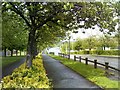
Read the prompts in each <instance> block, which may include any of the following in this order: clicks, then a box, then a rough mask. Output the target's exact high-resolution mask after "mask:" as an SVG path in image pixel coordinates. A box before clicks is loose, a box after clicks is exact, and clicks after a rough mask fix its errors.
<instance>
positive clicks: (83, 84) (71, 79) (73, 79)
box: [42, 54, 101, 90]
mask: <svg viewBox="0 0 120 90" xmlns="http://www.w3.org/2000/svg"><path fill="white" fill-rule="evenodd" d="M42 56H43V63H44V67H45V69H46V71H47V74H48V77H49V79H52V82H53V87H54V88H89V89H91V90H93V88H96V89H97V90H101V89H100V87H98V86H97V85H95V84H93V83H91V82H90V81H88V80H86V79H85V78H84V77H82V76H80V75H78V74H77V73H75V72H74V71H72V70H71V69H69V68H68V67H66V66H65V65H63V64H61V63H60V62H59V61H58V60H55V59H53V58H51V57H49V56H48V55H45V54H43V55H42Z"/></svg>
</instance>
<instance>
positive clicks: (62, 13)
mask: <svg viewBox="0 0 120 90" xmlns="http://www.w3.org/2000/svg"><path fill="white" fill-rule="evenodd" d="M106 7H107V8H106ZM6 9H9V10H11V11H14V12H15V13H16V14H17V15H18V16H19V17H21V18H22V19H23V20H24V22H25V23H26V25H27V26H28V28H29V29H28V32H29V35H28V46H27V53H28V54H29V55H30V59H29V60H27V66H28V67H30V66H31V65H32V59H33V58H34V57H35V55H36V51H37V50H36V49H37V39H38V38H39V40H40V42H43V44H44V43H46V42H44V40H46V39H42V38H43V37H44V36H43V34H44V33H48V34H50V37H49V38H51V36H52V35H54V36H52V37H58V34H59V32H63V34H64V33H65V32H66V31H68V30H72V29H77V28H85V29H87V28H91V27H93V26H94V25H96V24H97V25H98V26H99V27H101V28H102V29H103V28H108V27H106V26H105V27H104V26H103V25H104V24H105V25H106V24H108V25H109V27H111V28H112V27H114V25H115V24H112V25H111V24H110V22H109V21H111V22H112V21H113V20H112V19H113V14H112V12H113V7H112V8H111V4H110V3H100V2H90V3H87V2H77V3H64V2H23V3H21V2H8V3H4V4H3V11H5V10H6ZM106 15H107V18H106ZM81 22H84V24H83V25H81V24H80V23H81ZM112 23H113V22H112ZM111 28H110V29H111ZM47 29H48V30H47ZM49 30H51V31H52V32H49ZM53 32H55V33H54V34H52V33H53ZM56 32H58V33H56ZM42 33H43V34H42ZM41 34H42V35H41ZM59 35H60V34H59ZM47 40H48V39H47Z"/></svg>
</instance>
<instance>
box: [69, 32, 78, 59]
mask: <svg viewBox="0 0 120 90" xmlns="http://www.w3.org/2000/svg"><path fill="white" fill-rule="evenodd" d="M72 33H78V31H75V30H74V31H73V32H72ZM70 38H71V36H68V40H69V42H68V55H69V58H70Z"/></svg>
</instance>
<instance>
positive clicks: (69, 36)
mask: <svg viewBox="0 0 120 90" xmlns="http://www.w3.org/2000/svg"><path fill="white" fill-rule="evenodd" d="M70 38H71V37H70V36H69V37H68V39H69V42H68V47H69V48H68V55H69V56H70Z"/></svg>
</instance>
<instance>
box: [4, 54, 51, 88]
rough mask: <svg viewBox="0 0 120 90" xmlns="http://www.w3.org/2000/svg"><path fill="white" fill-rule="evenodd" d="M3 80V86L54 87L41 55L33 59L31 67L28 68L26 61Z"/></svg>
mask: <svg viewBox="0 0 120 90" xmlns="http://www.w3.org/2000/svg"><path fill="white" fill-rule="evenodd" d="M2 80H3V82H4V83H3V88H52V85H51V83H50V81H49V79H48V77H47V75H46V71H45V69H44V67H43V61H42V57H41V56H40V55H39V56H37V57H36V59H35V60H33V65H32V67H31V68H29V69H28V68H26V67H25V63H24V64H22V65H21V66H20V67H19V68H16V69H15V70H14V71H13V73H12V75H8V76H6V77H4V78H3V79H2Z"/></svg>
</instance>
